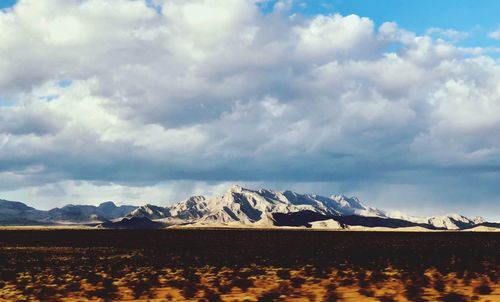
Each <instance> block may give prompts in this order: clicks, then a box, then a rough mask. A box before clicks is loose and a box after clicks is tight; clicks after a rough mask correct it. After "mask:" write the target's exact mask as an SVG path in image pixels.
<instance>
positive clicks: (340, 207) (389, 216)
mask: <svg viewBox="0 0 500 302" xmlns="http://www.w3.org/2000/svg"><path fill="white" fill-rule="evenodd" d="M0 225H10V226H16V225H82V226H94V227H100V228H161V227H254V228H279V227H302V228H312V229H335V230H342V229H351V230H383V229H389V230H417V231H418V230H421V231H427V230H482V231H495V230H500V224H499V223H493V222H486V221H484V219H482V218H481V217H475V218H468V217H465V216H463V215H459V214H449V215H443V216H432V217H415V216H409V215H405V214H403V213H400V212H390V211H384V210H381V209H377V208H373V207H369V206H366V205H365V204H363V203H362V202H361V201H360V200H359V199H358V198H356V197H350V198H349V197H346V196H344V195H332V196H330V197H325V196H320V195H310V194H298V193H295V192H292V191H284V192H278V191H273V190H267V189H261V190H250V189H246V188H243V187H241V186H238V185H235V186H232V187H231V188H230V189H229V190H228V191H227V192H226V193H225V194H223V195H220V196H215V197H205V196H192V197H190V198H188V199H185V200H182V201H180V202H178V203H175V204H173V205H171V206H167V207H161V206H156V205H151V204H146V205H143V206H129V205H126V206H116V205H115V204H114V203H113V202H111V201H107V202H104V203H101V204H100V205H99V206H91V205H67V206H64V207H62V208H54V209H51V210H48V211H42V210H37V209H35V208H32V207H29V206H27V205H26V204H24V203H22V202H15V201H6V200H0Z"/></svg>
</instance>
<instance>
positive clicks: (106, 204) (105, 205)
mask: <svg viewBox="0 0 500 302" xmlns="http://www.w3.org/2000/svg"><path fill="white" fill-rule="evenodd" d="M99 208H116V204H115V203H114V202H112V201H105V202H102V203H101V204H100V205H99Z"/></svg>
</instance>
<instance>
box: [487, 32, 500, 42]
mask: <svg viewBox="0 0 500 302" xmlns="http://www.w3.org/2000/svg"><path fill="white" fill-rule="evenodd" d="M488 37H490V38H491V39H494V40H500V30H494V31H491V32H489V33H488Z"/></svg>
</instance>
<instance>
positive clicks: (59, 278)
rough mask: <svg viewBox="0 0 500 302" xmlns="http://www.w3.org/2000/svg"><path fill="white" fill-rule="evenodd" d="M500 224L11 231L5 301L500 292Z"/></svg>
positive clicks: (0, 290)
mask: <svg viewBox="0 0 500 302" xmlns="http://www.w3.org/2000/svg"><path fill="white" fill-rule="evenodd" d="M499 277H500V233H464V232H435V233H429V232H426V233H417V232H411V233H398V232H320V231H292V230H266V231H263V230H208V229H201V230H199V229H177V230H169V229H166V230H88V229H87V230H84V229H82V230H70V229H68V230H64V229H62V230H0V301H384V302H389V301H500V285H499Z"/></svg>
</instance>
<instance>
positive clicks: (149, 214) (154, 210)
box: [127, 204, 170, 220]
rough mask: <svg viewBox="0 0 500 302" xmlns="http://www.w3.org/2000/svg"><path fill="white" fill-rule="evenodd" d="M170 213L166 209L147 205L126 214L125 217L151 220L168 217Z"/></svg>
mask: <svg viewBox="0 0 500 302" xmlns="http://www.w3.org/2000/svg"><path fill="white" fill-rule="evenodd" d="M169 216H170V212H169V210H168V209H167V208H162V207H158V206H154V205H151V204H147V205H144V206H140V207H138V208H136V209H134V210H133V211H132V212H130V213H128V214H127V217H138V218H144V217H145V218H148V219H151V220H155V219H160V218H165V217H169Z"/></svg>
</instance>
